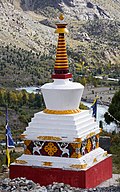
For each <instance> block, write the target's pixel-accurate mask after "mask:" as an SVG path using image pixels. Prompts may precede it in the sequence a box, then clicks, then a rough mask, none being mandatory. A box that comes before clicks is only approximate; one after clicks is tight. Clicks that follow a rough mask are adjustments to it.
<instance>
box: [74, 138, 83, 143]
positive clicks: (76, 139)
mask: <svg viewBox="0 0 120 192" xmlns="http://www.w3.org/2000/svg"><path fill="white" fill-rule="evenodd" d="M74 142H82V139H81V138H75V140H74Z"/></svg>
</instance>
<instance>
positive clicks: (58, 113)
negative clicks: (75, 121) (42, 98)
mask: <svg viewBox="0 0 120 192" xmlns="http://www.w3.org/2000/svg"><path fill="white" fill-rule="evenodd" d="M43 112H44V113H47V114H56V115H64V114H74V113H80V109H73V110H63V111H59V110H50V109H44V111H43Z"/></svg>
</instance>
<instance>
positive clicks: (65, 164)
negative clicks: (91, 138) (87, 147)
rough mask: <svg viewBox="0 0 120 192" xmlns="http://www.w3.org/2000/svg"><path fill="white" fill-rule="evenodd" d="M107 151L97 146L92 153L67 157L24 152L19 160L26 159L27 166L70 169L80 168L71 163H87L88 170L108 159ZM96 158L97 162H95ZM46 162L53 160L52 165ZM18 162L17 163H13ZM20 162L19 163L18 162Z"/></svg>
mask: <svg viewBox="0 0 120 192" xmlns="http://www.w3.org/2000/svg"><path fill="white" fill-rule="evenodd" d="M104 153H105V151H104V150H103V149H102V148H100V147H99V148H97V149H95V150H93V151H91V152H90V153H87V154H86V155H84V156H82V157H81V158H65V157H52V156H38V155H25V154H23V155H22V156H21V157H19V158H18V159H17V160H23V161H26V162H27V163H26V164H22V165H25V166H37V167H49V168H60V169H70V170H79V169H77V168H74V167H71V165H83V164H87V167H86V168H85V169H82V170H87V169H88V168H90V167H92V166H93V165H95V164H97V163H98V162H100V161H102V160H104V159H106V158H107V157H109V156H110V155H108V156H105V155H104ZM95 158H96V160H97V162H94V159H95ZM44 162H51V163H52V165H51V166H45V165H44ZM12 164H14V165H15V164H16V163H12ZM17 164H19V163H17Z"/></svg>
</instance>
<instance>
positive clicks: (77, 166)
mask: <svg viewBox="0 0 120 192" xmlns="http://www.w3.org/2000/svg"><path fill="white" fill-rule="evenodd" d="M70 167H71V168H75V169H85V168H86V167H87V164H73V165H71V166H70Z"/></svg>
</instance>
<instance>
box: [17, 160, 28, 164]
mask: <svg viewBox="0 0 120 192" xmlns="http://www.w3.org/2000/svg"><path fill="white" fill-rule="evenodd" d="M15 163H17V164H26V163H27V161H24V160H17V159H16V160H15Z"/></svg>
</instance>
